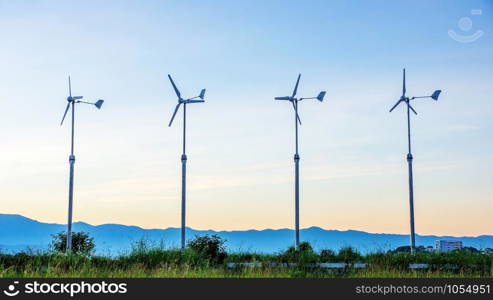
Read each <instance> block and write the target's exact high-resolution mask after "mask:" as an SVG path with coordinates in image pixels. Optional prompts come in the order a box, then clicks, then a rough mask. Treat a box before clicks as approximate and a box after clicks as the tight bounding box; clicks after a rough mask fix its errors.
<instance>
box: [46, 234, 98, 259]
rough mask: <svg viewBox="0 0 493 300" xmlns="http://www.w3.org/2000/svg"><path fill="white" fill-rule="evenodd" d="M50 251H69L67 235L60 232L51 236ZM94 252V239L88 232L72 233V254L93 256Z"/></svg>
mask: <svg viewBox="0 0 493 300" xmlns="http://www.w3.org/2000/svg"><path fill="white" fill-rule="evenodd" d="M51 237H52V240H51V244H50V249H52V250H53V251H57V252H65V251H66V249H67V234H66V233H65V232H63V231H62V232H59V233H56V234H52V235H51ZM93 251H94V239H93V238H92V237H91V236H90V235H89V234H88V233H86V232H83V231H81V232H73V233H72V253H73V254H77V255H85V256H87V255H91V254H92V253H93Z"/></svg>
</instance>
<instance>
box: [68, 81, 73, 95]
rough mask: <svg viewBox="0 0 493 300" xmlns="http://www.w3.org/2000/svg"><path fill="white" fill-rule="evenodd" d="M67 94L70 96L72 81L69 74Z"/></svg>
mask: <svg viewBox="0 0 493 300" xmlns="http://www.w3.org/2000/svg"><path fill="white" fill-rule="evenodd" d="M68 94H69V95H70V97H71V98H72V83H71V82H70V76H69V77H68Z"/></svg>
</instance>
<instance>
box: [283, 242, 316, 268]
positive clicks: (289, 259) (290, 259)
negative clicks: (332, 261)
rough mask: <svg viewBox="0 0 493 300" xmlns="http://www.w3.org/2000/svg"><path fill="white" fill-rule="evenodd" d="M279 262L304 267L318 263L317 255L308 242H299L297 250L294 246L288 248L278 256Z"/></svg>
mask: <svg viewBox="0 0 493 300" xmlns="http://www.w3.org/2000/svg"><path fill="white" fill-rule="evenodd" d="M279 258H280V261H281V262H284V263H295V264H298V265H304V264H307V263H315V262H317V261H318V255H317V254H316V253H315V251H313V247H312V246H311V245H310V243H308V242H301V243H300V248H299V250H296V248H295V247H294V246H291V247H289V248H288V249H287V250H286V251H284V253H282V254H281V255H279Z"/></svg>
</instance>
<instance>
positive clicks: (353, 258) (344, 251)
mask: <svg viewBox="0 0 493 300" xmlns="http://www.w3.org/2000/svg"><path fill="white" fill-rule="evenodd" d="M337 258H338V259H339V260H340V261H341V262H345V263H355V262H358V261H361V259H362V256H361V254H359V252H358V251H357V250H356V249H354V248H353V247H344V248H341V249H339V253H337Z"/></svg>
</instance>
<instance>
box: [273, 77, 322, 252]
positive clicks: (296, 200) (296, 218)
mask: <svg viewBox="0 0 493 300" xmlns="http://www.w3.org/2000/svg"><path fill="white" fill-rule="evenodd" d="M300 78H301V74H299V75H298V79H297V80H296V85H295V86H294V90H293V93H292V94H291V96H284V97H275V98H274V99H275V100H285V101H289V102H291V104H292V105H293V109H294V124H295V136H296V139H295V145H296V146H295V154H294V176H295V181H294V208H295V209H294V210H295V216H294V225H295V236H294V241H295V249H296V250H299V248H300V213H299V212H300V155H299V153H298V123H299V124H300V125H301V119H300V116H299V115H298V102H299V101H302V100H304V99H317V100H318V101H320V102H322V101H323V100H324V96H325V91H321V92H320V93H319V94H318V96H317V97H309V98H295V96H296V92H297V91H298V84H299V83H300Z"/></svg>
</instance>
